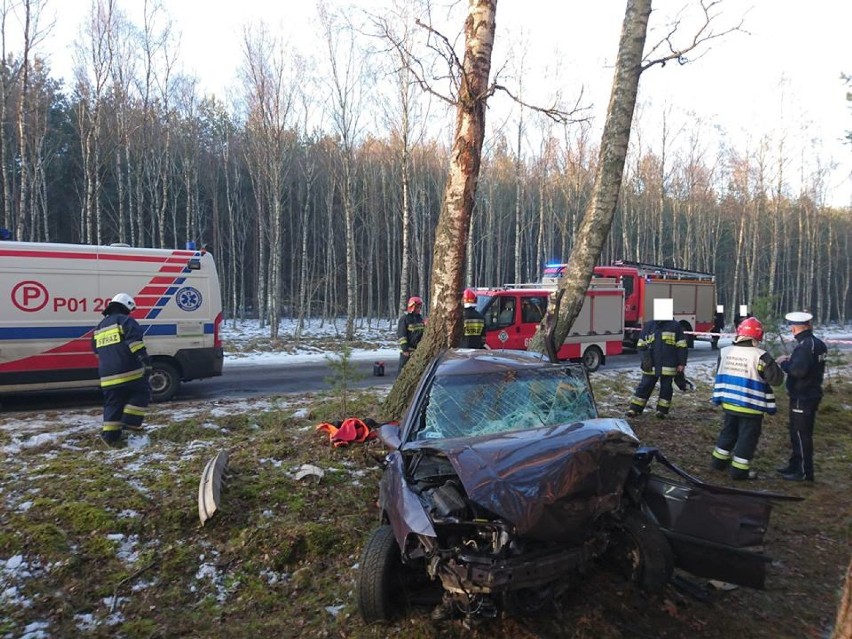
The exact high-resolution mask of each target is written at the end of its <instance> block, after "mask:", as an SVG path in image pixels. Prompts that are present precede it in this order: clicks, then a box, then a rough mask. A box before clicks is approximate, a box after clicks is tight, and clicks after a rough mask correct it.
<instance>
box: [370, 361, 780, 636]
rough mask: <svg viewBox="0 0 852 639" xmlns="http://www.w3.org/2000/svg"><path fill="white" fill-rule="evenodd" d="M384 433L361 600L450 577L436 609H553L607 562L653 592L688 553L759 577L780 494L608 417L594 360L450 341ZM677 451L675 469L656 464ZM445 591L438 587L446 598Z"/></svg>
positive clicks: (440, 613) (403, 604)
mask: <svg viewBox="0 0 852 639" xmlns="http://www.w3.org/2000/svg"><path fill="white" fill-rule="evenodd" d="M379 437H380V439H381V440H382V442H383V443H384V445H385V446H386V447H387V448H388V449H389V450H390V452H389V454H388V455H387V457H386V459H385V463H384V471H383V475H382V479H381V483H380V490H379V493H380V494H379V501H378V505H379V509H380V526H379V527H378V528H377V529H376V530H375V531H374V532H373V533H372V535H371V536H370V537H369V539H368V540H367V542H366V544H365V546H364V548H363V551H362V555H361V560H360V565H359V574H358V579H357V586H356V597H357V603H358V610H359V612H360V614H361V616H362V618H363V619H364V621H366V622H368V623H372V622H384V621H390V620H392V619H393V618H394V617H395V616H398V615H399V614H401V612H402V611H404V610H406V609H408V607H409V606H411V605H412V604H416V603H418V602H421V603H422V602H423V601H429V599H428V597H427V598H425V599H418V597H419V596H420V595H421V594H422V593H423V592H426V591H428V586H429V585H430V584H431V585H432V586H433V588H434V587H435V586H439V588H438V590H439V598H438V600H437V602H438V603H437V606H436V607H435V609H434V611H433V618H435V619H441V618H447V617H449V616H462V617H465V618H467V619H477V620H481V619H483V618H491V617H495V616H497V615H498V614H499V613H500V612H501V611H506V612H508V613H509V614H527V613H530V612H532V611H534V610H538V609H540V608H541V607H542V606H543V605H545V604H547V603H549V602H550V601H552V598H553V597H554V596H555V595H556V594H558V593H559V592H561V591H563V590H564V589H565V588H566V587H569V586H570V585H571V584H572V582H576V581H577V580H578V578H579V576H580V575H581V574H582V573H583V572H584V571H586V570H588V569H589V568H590V567H592V566H593V565H597V564H602V565H609V566H615V567H618V568H620V569H621V570H620V572H622V574H624V575H625V576H626V577H627V578H629V579H631V580H633V581H634V582H635V583H636V584H637V585H638V586H639V587H641V588H643V589H644V590H646V591H650V592H655V591H660V590H662V589H663V588H664V587H665V585H666V584H667V583H668V581H669V580H670V578H671V575H672V571H673V568H674V566H680V567H682V568H684V569H685V570H689V571H690V572H692V573H694V574H696V575H700V576H704V577H708V578H716V579H722V580H725V581H729V582H733V583H739V584H744V585H749V586H754V587H760V586H762V585H763V580H764V577H765V566H766V564H767V562H768V561H769V558H768V557H766V556H765V555H764V554H763V552H762V543H763V535H764V533H765V532H766V527H767V525H768V521H769V511H770V509H771V499H772V498H773V497H778V498H781V497H783V496H779V495H769V496H767V495H766V494H763V493H752V492H748V491H742V490H736V489H726V488H723V487H714V486H709V485H707V484H704V483H702V482H700V481H699V480H697V479H696V478H694V477H690V476H689V475H687V474H686V473H684V472H683V471H680V469H678V468H677V467H676V466H674V465H673V464H670V463H668V461H667V460H665V458H664V457H663V456H662V455H661V454H660V453H659V452H658V451H654V450H650V449H643V448H641V447H640V441H639V439H638V438H637V437H636V435H635V434H634V432H633V431H632V430H631V428H630V426H629V425H628V424H627V423H626V422H625V421H623V420H621V419H609V418H601V417H598V413H597V408H596V404H595V401H594V397H593V395H592V391H591V388H590V386H589V381H588V376H587V374H586V372H585V371H584V369H583V368H582V367H581V366H576V365H565V364H554V363H549V362H547V361H543V360H542V359H541V358H540V357H539V356H537V355H535V354H532V353H528V352H524V351H500V350H492V351H489V350H468V349H459V350H449V351H445V352H444V353H442V354H441V355H439V356H438V357H437V358H435V360H434V361H432V362H431V363H430V365H429V367H428V368H427V370H426V372H425V373H424V375H423V377H422V379H421V381H420V384H419V386H418V388H417V390H416V392H415V395H414V397H413V399H412V402H411V404H410V406H409V407H408V410H407V412H406V414H405V416H404V418H403V420H402V421H401V422H400V423H399V424H398V425H397V424H385V425H384V426H382V427H381V428H380V430H379ZM655 460H656V461H658V462H662V463H663V465H664V467H666V468H667V469H668V470H669V471H672V472H671V473H670V474H674V475H675V479H670V478H667V477H665V476H662V475H658V474H656V473H652V472H651V465H652V462H654V461H655ZM432 601H433V602H434V601H435V599H433V600H432Z"/></svg>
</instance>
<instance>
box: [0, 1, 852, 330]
mask: <svg viewBox="0 0 852 639" xmlns="http://www.w3.org/2000/svg"><path fill="white" fill-rule="evenodd" d="M45 5H46V0H21V1H20V2H17V3H4V5H3V11H4V14H3V17H4V18H6V17H11V15H12V13H14V15H15V16H16V17H18V18H19V19H20V17H21V16H24V17H25V18H26V17H27V16H29V19H23V20H20V22H21V23H22V24H23V25H24V27H23V32H22V35H23V46H22V48H20V49H15V50H13V51H7V50H6V30H7V29H8V28H9V27H8V26H7V25H8V24H11V21H9V20H6V19H4V20H3V60H4V64H3V66H2V68H0V122H2V131H0V181H2V184H0V186H2V193H3V201H2V221H3V223H2V226H3V227H5V228H7V229H9V230H10V231H11V232H12V236H13V238H14V239H17V240H23V241H49V242H82V243H97V244H109V243H113V242H126V243H128V244H131V245H134V246H154V247H167V248H182V247H183V246H184V245H185V242H186V241H188V240H193V241H196V242H197V243H199V244H201V245H204V246H206V247H208V249H209V250H210V251H211V252H212V253H213V254H214V256H215V257H216V260H217V264H218V268H219V272H220V277H221V278H222V283H223V297H224V300H223V301H224V304H225V308H226V314H227V316H228V317H241V316H245V315H247V314H249V315H257V316H259V317H260V318H262V321H268V322H269V323H270V331H271V333H272V336H273V337H275V336H277V330H278V321H277V320H278V319H279V318H281V317H284V316H288V317H317V316H322V317H328V318H330V317H339V316H341V315H348V316H349V317H373V318H390V317H395V316H396V315H397V314H398V313H399V311H400V308H401V304H402V301H403V300H404V299H405V298H406V297H407V296H408V295H409V294H419V295H421V296H423V297H426V298H428V292H429V281H428V278H429V274H430V272H431V264H430V260H431V259H432V240H433V235H434V230H435V224H436V221H437V218H438V215H439V213H440V207H441V204H442V193H443V187H444V182H445V179H446V170H447V169H446V167H447V165H448V161H449V159H448V156H449V152H450V146H449V144H450V141H449V139H448V138H449V135H448V130H449V128H450V127H451V122H452V117H451V116H450V115H449V110H448V108H447V105H446V104H444V103H442V101H441V100H440V98H438V97H436V95H430V93H429V92H428V91H427V92H424V91H423V90H422V88H421V84H422V82H421V80H422V77H421V76H420V75H418V74H417V69H418V68H419V67H418V64H417V63H416V61H414V60H412V59H407V58H406V57H405V55H404V54H403V53H401V51H403V49H401V48H396V49H395V48H393V47H389V46H384V47H383V46H382V45H381V43H382V38H381V37H369V36H367V35H365V33H364V29H363V28H362V27H359V28H356V27H355V26H354V25H352V24H351V23H349V22H347V21H345V20H343V18H342V17H341V16H340V15H337V14H333V13H329V12H322V11H321V14H320V18H321V19H320V24H321V26H322V31H323V33H322V37H321V38H319V39H318V40H317V48H316V50H315V51H313V52H312V56H313V57H311V56H305V55H303V54H300V53H296V52H293V51H289V50H286V49H285V48H284V47H283V46H282V43H281V42H280V41H279V39H278V38H277V37H276V35H275V34H274V33H271V32H269V31H267V30H265V29H264V28H262V27H257V28H254V29H247V30H246V31H245V36H244V50H243V55H244V60H243V64H242V73H241V78H240V81H239V82H240V84H239V86H238V88H237V90H236V96H235V98H234V99H233V101H232V102H231V103H228V104H226V103H225V102H223V101H221V100H219V99H218V98H216V97H213V96H205V95H202V94H201V92H200V90H199V89H198V83H197V80H196V79H194V78H192V77H190V76H187V75H185V74H182V73H181V72H180V67H179V65H178V51H177V50H176V48H175V47H176V42H175V40H174V39H173V36H172V35H171V25H170V23H169V20H168V16H167V15H166V14H165V13H164V12H163V10H162V8H161V7H159V6H157V5H156V4H154V3H152V4H151V6H150V9H149V11H148V13H146V19H145V21H144V23H143V24H141V25H139V24H133V23H131V22H130V21H129V20H128V18H127V16H125V15H124V14H122V12H121V11H120V10H119V9H118V7H117V5H116V3H115V2H113V1H112V0H97V1H96V2H94V3H93V11H92V14H91V16H89V20H88V22H87V28H86V30H85V31H84V33H83V34H81V38H80V40H79V42H78V48H77V50H76V51H75V52H74V54H73V55H74V60H75V79H74V81H73V83H70V84H69V85H68V86H66V85H65V83H63V82H62V81H60V80H59V79H57V78H55V77H52V74H51V69H50V68H49V67H48V66H47V64H46V63H45V62H44V60H43V59H42V58H41V57H40V55H39V53H38V52H39V47H40V44H41V43H42V42H43V40H44V38H46V37H48V36H49V34H48V33H47V32H46V31H42V30H40V28H39V26H38V25H39V21H38V19H37V18H38V17H39V12H40V11H42V10H43V8H44V6H45ZM416 6H418V5H414V4H411V5H406V3H401V4H400V5H399V7H398V10H399V11H413V10H414V9H412V7H416ZM413 17H416V16H412V15H408V16H400V19H399V20H398V21H395V22H394V24H396V25H403V26H402V27H398V28H397V27H394V30H393V32H391V30H390V27H389V24H390V22H383V21H381V20H379V19H375V20H374V21H373V22H372V23H371V25H370V26H371V27H372V28H373V30H374V31H375V33H376V34H380V35H382V36H383V37H384V38H385V40H391V39H393V38H396V39H397V41H402V40H404V39H412V40H413V39H416V38H418V37H423V34H422V33H420V32H418V30H417V27H416V26H414V24H413V20H412V19H411V18H413ZM409 25H410V26H409ZM18 35H19V36H20V35H21V34H18ZM613 39H614V40H615V37H614V38H613ZM427 44H428V43H427ZM427 48H428V47H427ZM425 55H426V54H425V53H424V56H425ZM317 60H323V61H324V63H323V64H319V63H318V62H317ZM320 68H322V69H323V70H322V71H320ZM838 81H839V80H838ZM495 99H496V98H495ZM640 99H641V87H640ZM489 117H490V116H489ZM674 120H676V118H674V117H671V118H667V117H664V118H663V120H662V122H663V125H662V126H661V127H654V128H653V130H651V129H644V128H643V125H642V124H641V123H640V124H639V125H638V128H637V131H635V135H634V136H633V143H632V145H631V150H630V154H629V158H628V164H627V168H626V174H625V179H624V183H623V186H622V191H621V197H620V201H619V206H618V210H617V213H616V217H615V222H614V225H613V228H612V232H611V234H610V237H609V239H608V241H607V243H606V247H605V249H604V254H603V257H602V260H603V261H610V260H615V259H630V260H640V261H644V262H651V263H656V264H662V265H666V266H674V267H679V268H689V269H695V270H702V271H709V272H713V273H715V274H716V275H717V280H718V291H719V303H721V304H724V305H725V307H726V310H727V311H728V316H729V320H730V316H731V315H732V314H733V311H734V309H735V308H736V305H738V304H749V305H752V304H754V303H755V302H756V301H757V300H758V299H759V298H763V299H767V300H769V304H770V306H771V307H772V308H774V310H776V311H778V312H783V311H786V310H789V309H792V308H807V309H809V310H812V311H813V312H814V313H815V315H816V317H817V320H818V321H819V322H827V321H839V322H846V321H847V320H848V318H849V316H850V311H852V303H850V299H849V286H850V272H852V269H850V262H849V260H850V257H849V255H850V252H849V238H850V235H852V233H850V230H851V229H850V226H852V211H850V207H848V206H846V207H842V208H838V207H834V206H830V205H829V204H828V202H827V193H826V189H827V185H826V176H827V175H828V169H829V167H827V166H825V163H824V162H822V161H821V160H820V158H819V152H818V149H817V148H814V149H812V152H811V155H810V156H807V155H806V154H802V153H800V152H798V151H793V150H790V148H789V146H792V145H789V146H788V144H787V141H786V140H785V139H784V138H783V137H782V138H781V139H778V138H777V137H772V136H769V135H767V136H765V137H762V138H759V137H755V139H754V142H753V146H751V147H748V148H743V147H742V145H739V146H735V145H733V144H731V145H730V146H727V145H725V144H722V145H720V146H718V147H715V148H714V147H713V145H710V144H709V143H708V142H707V141H706V137H705V136H707V135H708V131H707V130H706V128H705V127H703V126H702V124H701V123H700V122H698V121H695V122H692V123H688V124H684V123H683V122H675V121H674ZM488 124H489V132H488V137H487V139H486V148H485V152H484V157H483V164H482V171H481V175H480V180H479V188H478V191H477V196H476V207H475V210H474V214H473V219H472V228H471V240H470V246H469V250H468V264H467V273H468V276H467V280H468V283H469V284H471V285H475V286H495V285H500V284H503V283H508V282H519V281H523V282H529V281H534V280H536V279H537V278H538V275H539V272H540V269H541V267H542V265H543V264H544V263H547V262H552V261H564V260H565V259H566V258H567V256H568V254H569V253H570V250H571V247H572V242H573V238H574V231H575V229H576V228H577V227H578V225H579V221H580V217H581V216H582V213H583V211H584V210H585V209H586V206H587V204H588V200H589V198H590V194H591V191H592V186H593V182H594V178H595V171H596V166H595V163H596V161H597V143H598V141H597V139H596V138H595V133H594V131H595V128H594V123H593V122H591V121H589V120H584V119H582V118H579V117H577V118H567V121H565V122H558V121H555V120H554V119H552V118H549V117H547V116H546V115H545V114H542V113H540V112H538V111H536V110H534V109H530V108H522V107H519V106H517V105H516V106H515V109H514V110H513V112H512V114H511V115H509V116H507V117H505V118H502V119H499V120H498V119H497V118H492V121H489V122H488ZM844 134H845V132H843V131H838V137H841V136H843V135H844ZM716 135H718V132H716ZM850 152H852V150H850ZM427 303H428V299H427Z"/></svg>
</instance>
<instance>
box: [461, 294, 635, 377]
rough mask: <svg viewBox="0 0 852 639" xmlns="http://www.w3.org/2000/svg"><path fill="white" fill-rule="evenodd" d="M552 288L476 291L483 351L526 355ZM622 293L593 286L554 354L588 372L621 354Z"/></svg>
mask: <svg viewBox="0 0 852 639" xmlns="http://www.w3.org/2000/svg"><path fill="white" fill-rule="evenodd" d="M555 290H556V286H553V285H551V286H548V285H545V284H542V283H535V284H514V285H513V284H510V285H506V286H504V287H501V288H491V289H482V288H480V289H476V298H477V299H476V306H477V308H478V309H479V311H480V312H481V313H482V314H483V315H485V343H486V345H487V346H488V348H493V349H499V348H507V349H513V350H527V349H528V348H529V344H530V341H531V340H532V338H533V336H534V335H535V334H536V331H537V330H538V327H539V325H540V323H541V320H542V318H543V317H544V315H545V313H546V312H547V305H548V301H549V299H550V295H551V294H553V293H554V292H555ZM623 304H624V290H623V289H622V288H621V287H620V286H618V285H616V283H615V281H614V280H612V279H605V278H600V279H596V280H595V281H593V283H592V285H591V286H590V287H589V290H588V291H586V301H585V303H584V304H583V307H582V308H581V310H580V315H579V316H578V317H577V319H576V320H575V321H574V325H573V326H572V327H571V332H570V334H569V335H568V337H567V338H566V339H565V342H564V343H563V344H562V346H561V348H560V349H559V351H558V353H557V356H558V357H559V359H560V360H570V361H574V362H581V363H582V364H583V365H584V366H585V367H586V369H587V370H588V371H589V372H594V371H596V370H598V368H599V367H600V366H601V364H605V363H606V358H607V356H608V355H618V354H620V353H621V352H622V341H623V339H624V324H623V321H622V320H623V315H622V312H621V309H622V307H623Z"/></svg>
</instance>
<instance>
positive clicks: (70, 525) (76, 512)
mask: <svg viewBox="0 0 852 639" xmlns="http://www.w3.org/2000/svg"><path fill="white" fill-rule="evenodd" d="M53 512H54V516H55V517H57V518H58V519H59V520H60V521H61V522H62V524H63V526H64V527H65V529H66V530H69V531H72V532H73V533H75V534H79V535H85V534H89V533H94V532H101V531H112V530H114V529H115V527H116V526H115V524H116V520H115V515H113V514H112V513H109V512H107V511H106V510H104V509H103V508H101V507H100V506H95V505H93V504H89V503H84V502H81V501H71V502H61V503H59V504H56V506H55V508H54V509H53Z"/></svg>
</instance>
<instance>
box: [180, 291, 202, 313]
mask: <svg viewBox="0 0 852 639" xmlns="http://www.w3.org/2000/svg"><path fill="white" fill-rule="evenodd" d="M175 302H176V303H177V305H178V308H179V309H180V310H182V311H188V312H189V311H195V310H198V308H199V307H200V306H201V291H199V290H198V289H195V288H193V287H191V286H185V287H183V288H182V289H180V290H179V291H178V292H177V293H176V294H175Z"/></svg>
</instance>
